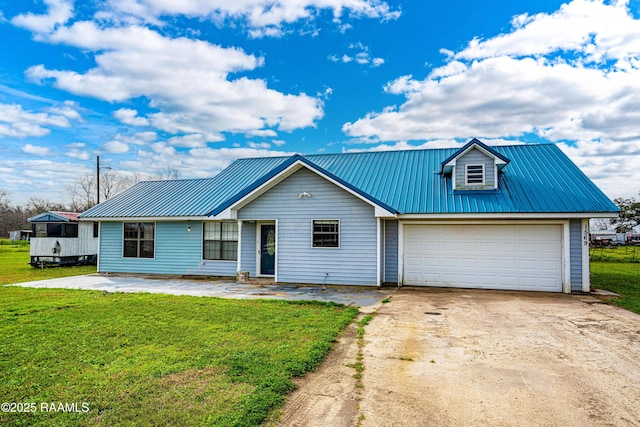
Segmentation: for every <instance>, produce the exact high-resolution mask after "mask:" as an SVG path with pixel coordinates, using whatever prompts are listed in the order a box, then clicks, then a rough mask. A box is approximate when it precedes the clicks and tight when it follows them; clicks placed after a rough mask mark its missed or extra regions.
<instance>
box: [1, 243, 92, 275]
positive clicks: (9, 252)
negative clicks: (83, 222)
mask: <svg viewBox="0 0 640 427" xmlns="http://www.w3.org/2000/svg"><path fill="white" fill-rule="evenodd" d="M95 272H96V267H95V266H94V265H84V266H79V267H51V268H33V267H31V265H29V242H9V241H8V240H0V285H6V284H7V283H19V282H30V281H32V280H44V279H54V278H57V277H67V276H77V275H80V274H90V273H95Z"/></svg>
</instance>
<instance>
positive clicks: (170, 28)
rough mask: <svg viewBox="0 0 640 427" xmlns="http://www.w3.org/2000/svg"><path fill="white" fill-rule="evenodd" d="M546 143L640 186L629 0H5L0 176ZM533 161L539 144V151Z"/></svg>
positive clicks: (201, 170)
mask: <svg viewBox="0 0 640 427" xmlns="http://www.w3.org/2000/svg"><path fill="white" fill-rule="evenodd" d="M472 138H478V139H480V140H481V141H483V142H485V143H487V144H488V145H500V144H521V143H555V144H558V146H559V147H560V148H561V149H562V150H563V151H564V152H565V153H566V154H567V155H568V156H569V157H570V158H571V159H572V160H573V161H574V162H575V163H576V164H577V165H578V166H579V167H580V168H581V169H582V170H583V171H584V172H585V173H586V174H587V176H589V177H590V178H591V179H592V180H593V181H594V182H595V183H596V184H597V185H598V186H599V187H600V188H601V189H602V190H603V191H604V192H605V193H606V194H607V195H608V196H609V197H611V198H616V197H638V191H640V0H628V1H623V0H621V1H617V2H616V1H590V0H573V1H569V2H562V1H553V0H526V1H525V0H505V1H491V0H489V1H487V2H478V1H470V0H459V1H456V0H454V1H448V2H435V1H430V0H421V1H417V0H399V1H391V0H388V1H383V0H234V1H228V0H181V1H175V0H83V1H76V2H74V1H73V0H21V1H15V0H0V188H2V189H4V190H6V191H7V192H8V193H9V196H10V199H11V202H12V203H14V204H22V203H24V202H26V201H27V200H28V199H29V198H30V197H32V196H33V197H39V198H44V199H48V200H51V201H54V202H62V203H66V202H68V196H67V193H66V191H65V188H66V187H67V186H69V185H72V184H73V183H74V182H76V181H77V180H78V178H79V177H80V176H81V175H84V174H87V173H92V171H94V170H95V162H96V156H100V161H101V165H103V166H108V167H110V168H111V169H112V170H114V171H119V172H122V173H137V174H148V175H153V174H157V173H159V172H161V171H163V170H167V168H171V169H174V170H177V171H179V173H180V177H181V178H201V177H211V176H213V175H215V174H216V173H218V172H219V171H220V170H222V169H223V168H225V167H226V166H228V165H229V164H230V163H231V162H232V161H233V160H235V159H237V158H244V157H258V156H274V155H289V154H293V153H301V154H314V153H339V152H349V151H366V150H398V149H402V150H404V149H414V148H437V147H457V146H461V145H463V144H464V143H466V142H468V141H469V140H470V139H472ZM541 161H543V159H541Z"/></svg>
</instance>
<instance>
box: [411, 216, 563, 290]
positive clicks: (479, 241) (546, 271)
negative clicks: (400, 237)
mask: <svg viewBox="0 0 640 427" xmlns="http://www.w3.org/2000/svg"><path fill="white" fill-rule="evenodd" d="M561 236H562V226H560V225H546V224H544V225H405V229H404V240H405V243H404V246H403V247H404V271H405V272H404V284H405V285H418V286H455V287H465V288H492V289H523V290H541V291H554V292H560V291H561V290H562V245H561Z"/></svg>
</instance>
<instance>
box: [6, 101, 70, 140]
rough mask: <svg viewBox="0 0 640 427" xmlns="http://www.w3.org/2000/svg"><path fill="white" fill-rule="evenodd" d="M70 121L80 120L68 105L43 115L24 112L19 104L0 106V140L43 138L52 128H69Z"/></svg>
mask: <svg viewBox="0 0 640 427" xmlns="http://www.w3.org/2000/svg"><path fill="white" fill-rule="evenodd" d="M70 119H77V120H79V119H80V115H79V114H78V113H77V111H75V110H73V108H72V107H71V106H70V105H64V106H62V107H52V108H49V109H48V110H47V112H44V113H38V112H32V111H25V110H23V109H22V106H21V105H19V104H0V138H2V137H13V138H25V137H28V136H45V135H48V134H49V133H51V130H50V129H49V127H50V126H52V127H60V128H69V127H71V122H70Z"/></svg>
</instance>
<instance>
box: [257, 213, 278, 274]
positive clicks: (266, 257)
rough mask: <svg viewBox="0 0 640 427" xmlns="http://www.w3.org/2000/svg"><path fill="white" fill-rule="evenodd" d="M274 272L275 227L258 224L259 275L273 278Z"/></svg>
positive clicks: (273, 225)
mask: <svg viewBox="0 0 640 427" xmlns="http://www.w3.org/2000/svg"><path fill="white" fill-rule="evenodd" d="M275 272H276V225H275V224H260V274H261V275H267V276H273V275H275Z"/></svg>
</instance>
